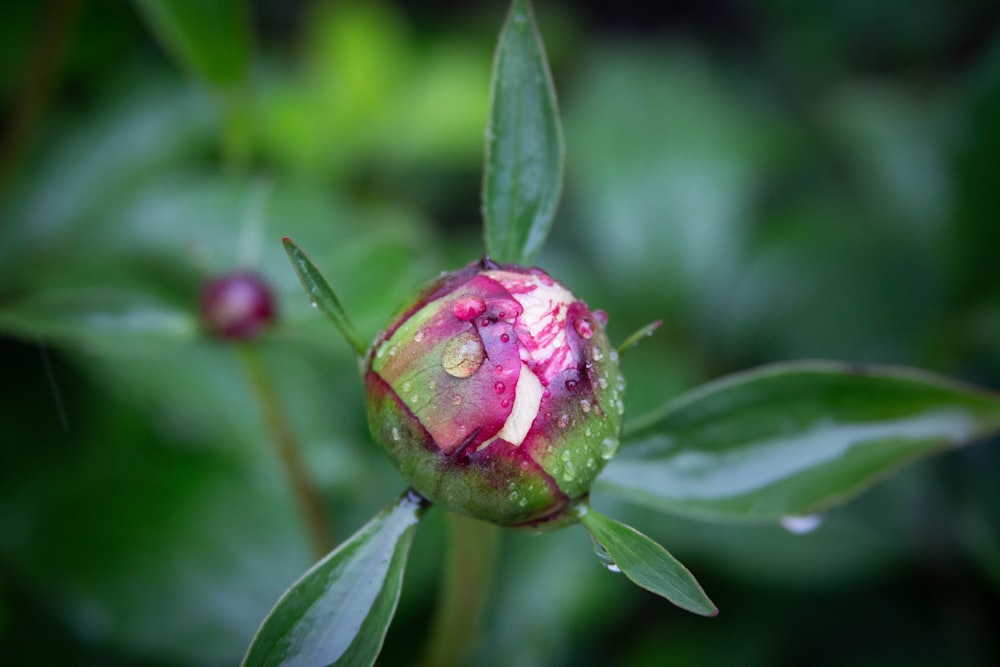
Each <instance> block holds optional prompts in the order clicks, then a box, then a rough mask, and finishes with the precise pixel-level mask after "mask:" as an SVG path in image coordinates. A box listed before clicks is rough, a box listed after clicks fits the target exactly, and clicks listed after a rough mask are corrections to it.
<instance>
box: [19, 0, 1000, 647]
mask: <svg viewBox="0 0 1000 667" xmlns="http://www.w3.org/2000/svg"><path fill="white" fill-rule="evenodd" d="M157 4H159V3H157V2H146V1H136V2H134V3H117V2H79V1H75V0H53V1H51V2H27V1H15V2H8V3H5V5H4V9H3V15H4V21H3V22H2V23H0V33H2V36H3V38H2V39H0V96H2V101H3V114H4V116H3V117H4V127H3V130H4V134H3V144H2V152H0V359H2V363H3V370H4V382H3V384H2V387H0V390H2V392H3V395H2V400H0V423H2V425H3V438H2V445H0V651H2V654H3V656H4V659H3V662H5V663H7V664H18V665H34V664H38V665H42V664H79V665H229V664H234V663H236V662H237V661H238V660H239V658H240V657H241V656H242V653H243V651H244V650H245V647H246V645H247V644H248V642H249V640H250V638H251V636H252V634H253V632H254V630H255V629H256V627H257V625H258V623H259V622H260V620H261V619H262V618H263V616H264V615H265V614H266V613H267V611H268V609H269V608H270V607H271V605H272V604H273V603H274V601H275V600H276V599H277V597H278V596H279V595H280V593H281V592H282V591H283V590H284V589H285V588H286V587H287V586H288V585H289V584H290V583H292V581H294V580H295V579H296V578H297V576H298V575H299V574H301V573H302V572H303V571H304V570H305V569H306V568H307V567H308V566H309V565H310V564H311V562H313V560H314V554H312V553H311V548H310V544H309V541H308V538H307V536H306V531H305V528H304V524H303V521H302V519H301V517H300V515H299V513H298V512H297V507H296V504H295V498H294V496H293V493H292V491H291V490H290V486H289V483H288V480H287V477H286V475H285V473H284V470H283V469H282V467H281V466H280V464H279V461H278V457H277V455H276V454H275V451H274V447H273V446H272V443H271V442H270V435H269V431H268V428H267V426H266V424H265V423H264V420H263V417H262V413H261V408H260V405H259V404H258V401H257V398H256V396H255V395H254V393H253V392H252V391H251V389H250V388H249V386H248V384H249V383H248V379H247V372H246V369H245V368H244V366H243V365H242V364H241V361H240V356H239V354H238V352H237V350H236V349H234V346H232V345H230V344H226V343H223V342H219V341H215V340H212V339H210V338H209V337H208V336H206V335H204V334H203V333H201V331H200V328H199V325H198V321H197V317H196V304H197V294H198V289H199V286H200V285H201V284H202V283H203V282H204V281H205V280H206V279H208V278H209V277H212V276H215V275H218V274H220V273H225V272H229V271H234V270H237V269H246V268H250V269H254V270H257V271H259V272H260V274H261V275H263V276H264V277H265V279H267V280H268V281H270V283H271V284H272V285H273V286H274V289H275V291H276V293H277V296H278V306H279V310H280V323H279V325H278V326H277V327H275V328H274V329H273V330H271V331H270V332H269V333H268V334H267V335H266V336H265V337H264V339H262V340H261V341H260V342H259V344H258V345H259V347H260V353H261V355H262V358H263V363H264V364H265V365H266V368H267V370H268V373H269V375H270V376H271V378H272V381H273V383H274V385H275V387H276V390H277V392H278V394H279V396H280V399H281V402H282V404H283V406H284V408H285V409H286V410H287V412H288V415H289V419H290V421H291V424H292V428H293V431H294V433H295V435H296V437H297V439H298V440H299V442H300V446H301V448H302V452H303V456H304V458H305V460H306V465H307V467H308V470H309V472H310V474H311V475H312V477H313V478H314V481H315V483H316V485H317V486H318V488H319V489H320V491H321V494H322V497H323V499H324V501H325V503H326V506H327V510H328V511H329V512H330V514H331V516H332V517H333V524H334V526H333V528H334V531H335V534H336V537H337V539H338V540H339V539H343V538H344V537H346V536H347V535H349V534H350V533H351V532H353V531H354V530H355V529H356V528H357V527H359V526H360V525H361V524H362V523H363V522H364V521H365V520H366V518H367V517H369V516H370V515H371V514H372V513H373V512H374V511H376V510H377V509H378V508H379V507H381V506H382V505H383V504H384V503H386V502H388V500H389V499H391V498H392V497H395V495H396V494H397V493H398V492H399V490H400V489H401V488H402V482H401V480H400V479H399V477H398V475H397V474H396V473H395V472H394V471H393V470H392V468H391V466H390V465H389V464H388V463H387V462H386V461H385V460H384V457H383V455H382V454H381V452H379V451H377V449H376V448H375V447H374V446H373V445H372V444H371V442H370V440H369V437H368V435H367V428H366V425H365V418H364V410H363V405H362V392H361V387H360V383H359V382H358V379H357V371H356V368H355V366H354V362H353V358H352V351H351V350H350V348H349V347H348V346H347V345H346V344H345V343H344V342H343V340H341V338H340V337H339V336H338V334H337V333H336V331H335V330H334V329H333V328H332V327H331V326H330V325H329V323H328V322H327V321H325V320H324V319H323V318H322V317H321V316H320V315H319V314H318V313H317V312H316V311H314V310H312V309H311V308H309V304H308V300H307V299H306V297H305V296H304V294H303V293H302V291H301V287H300V286H299V285H298V283H297V281H296V278H295V276H294V273H293V272H292V270H291V268H290V266H289V264H288V262H287V259H286V258H285V256H284V253H283V251H282V249H281V245H280V238H281V236H284V235H287V236H291V237H292V238H294V239H295V240H296V241H297V242H298V243H299V244H301V245H302V247H303V248H305V249H306V250H307V251H309V252H310V254H311V255H312V257H313V259H314V260H315V261H316V263H317V264H318V265H319V266H321V267H322V268H323V269H324V271H325V272H326V274H327V276H328V278H329V279H330V282H331V283H332V284H333V285H334V286H335V287H336V289H337V290H338V292H339V294H340V296H341V298H342V300H343V302H344V304H345V306H346V308H347V310H348V311H349V312H350V313H351V315H352V317H353V319H354V320H355V323H356V325H357V327H358V329H359V330H360V331H361V333H362V335H363V336H365V337H369V336H373V335H374V334H375V333H376V331H377V330H378V328H379V326H381V324H382V323H383V322H384V321H385V319H386V318H387V317H388V315H389V314H390V312H391V311H392V310H393V309H394V308H395V306H396V305H397V304H398V303H399V302H400V301H401V300H402V299H403V298H404V297H405V296H406V294H407V293H408V292H409V291H410V290H411V288H412V287H413V286H414V285H416V284H418V283H420V282H423V281H424V280H426V279H428V278H430V277H432V276H434V275H436V274H437V272H438V271H440V270H443V269H446V268H455V267H457V266H460V265H462V264H464V263H466V262H468V261H470V260H472V259H475V258H477V257H478V255H479V254H480V253H481V252H482V241H481V222H480V218H479V182H480V178H481V164H482V149H483V130H484V128H485V125H486V113H487V104H488V99H487V96H488V90H489V73H490V63H491V57H492V49H493V45H494V43H495V39H496V33H497V30H498V29H499V26H500V23H501V20H502V17H503V14H504V11H505V9H506V8H505V3H501V2H491V3H478V4H475V5H473V4H472V3H468V4H467V3H461V2H454V1H452V2H448V1H444V0H442V1H438V2H422V3H417V2H404V1H402V0H400V1H397V2H390V1H389V0H377V1H367V2H360V1H359V2H346V1H345V2H320V1H315V2H305V1H297V2H277V1H276V0H258V1H256V2H253V3H250V7H249V10H248V11H247V12H246V13H245V14H242V13H240V12H237V13H236V14H231V15H227V14H226V12H225V11H223V10H225V9H226V7H227V5H232V6H236V3H226V2H217V3H215V5H216V6H218V7H220V8H221V10H220V12H219V13H218V17H217V19H218V23H205V24H202V25H200V26H199V28H200V29H202V30H205V31H208V33H209V34H214V35H217V37H218V42H217V44H218V49H217V52H216V53H215V55H214V56H211V57H210V58H209V59H208V60H200V59H199V57H198V56H197V54H195V55H192V54H190V53H188V52H186V51H185V46H184V45H183V43H182V40H181V41H180V42H179V41H178V34H179V33H177V32H176V30H175V27H174V28H172V27H171V25H170V24H169V22H168V21H164V20H162V17H160V19H161V20H158V19H157V17H156V5H157ZM537 5H538V6H537V7H536V10H537V13H538V17H539V23H540V25H541V29H542V32H543V34H544V36H545V40H546V44H547V47H548V50H549V56H550V59H551V62H552V66H553V70H554V75H555V79H556V82H557V88H558V89H559V93H560V103H561V107H562V114H563V117H564V122H565V129H566V143H567V146H568V151H569V152H568V173H567V181H566V193H565V196H564V199H563V205H562V208H561V212H560V214H559V217H558V219H557V223H556V226H555V228H554V233H553V238H552V239H550V241H549V244H548V246H547V248H546V250H545V251H544V252H543V254H542V257H541V259H540V262H539V263H540V264H541V265H543V266H546V267H547V268H548V269H549V270H550V272H551V273H552V274H553V275H555V276H557V277H559V278H561V279H562V280H564V282H567V283H568V284H570V285H572V286H573V288H574V291H575V292H576V293H577V294H578V295H580V296H581V297H583V298H584V299H585V300H586V301H588V303H590V304H591V305H592V306H593V307H599V308H604V309H606V310H607V311H608V312H609V313H610V315H611V322H610V325H609V329H610V333H611V334H612V337H613V339H616V340H621V339H623V338H624V337H625V336H626V335H627V334H628V333H630V332H631V331H633V330H635V329H636V328H638V327H640V326H642V325H643V324H646V323H647V322H649V321H650V320H654V319H663V320H664V322H665V324H664V326H663V327H662V329H661V330H660V331H659V332H658V333H657V334H656V335H655V336H654V337H653V338H651V339H649V340H646V341H643V343H642V344H641V345H640V346H639V348H637V349H635V350H633V351H630V352H629V353H628V354H627V355H625V357H624V359H623V363H624V366H625V371H626V375H627V377H628V379H629V403H628V405H629V407H628V410H629V414H630V415H632V416H633V417H634V416H638V415H641V414H643V413H644V412H645V411H647V410H649V409H652V408H653V407H655V406H657V405H660V404H662V403H663V402H664V401H665V400H667V399H669V398H671V397H673V396H676V395H677V394H678V393H680V392H681V391H683V390H685V389H688V388H691V387H693V386H695V385H697V384H698V383H700V382H703V381H705V380H708V379H711V378H714V377H717V376H719V375H720V374H723V373H726V372H730V371H734V370H739V369H742V368H746V367H749V366H753V365H756V364H759V363H764V362H769V361H775V360H780V359H790V358H797V357H830V358H839V359H846V360H851V361H859V362H882V363H899V364H907V365H915V366H920V367H924V368H928V369H931V370H933V371H937V372H941V373H945V374H948V375H951V376H953V377H956V378H960V379H965V380H969V381H973V382H976V383H978V384H980V385H983V386H986V387H991V388H994V389H997V388H1000V261H998V260H997V255H996V252H997V248H998V247H1000V231H998V230H1000V226H998V222H1000V190H998V188H997V176H996V166H995V162H996V156H997V155H998V154H1000V30H998V25H1000V7H998V6H997V5H996V3H995V2H992V1H990V0H959V1H957V2H952V1H946V0H917V1H916V2H900V1H896V0H881V1H880V2H867V1H862V0H850V1H848V2H840V3H804V4H803V3H794V2H787V1H785V0H767V1H765V2H761V3H754V4H750V3H745V2H736V1H735V0H713V1H712V2H708V3H692V2H679V3H662V5H657V6H653V5H648V4H647V3H637V2H614V3H612V2H607V1H592V2H576V3H569V2H555V1H548V0H543V1H540V2H538V3H537ZM230 9H231V7H230ZM143 11H145V13H143ZM147 19H148V22H147ZM226 25H237V26H239V25H243V26H244V27H245V30H244V31H242V32H241V31H239V30H236V31H231V30H225V29H223V27H224V26H226ZM220 26H221V27H220ZM213 31H214V32H213ZM182 32H183V31H182ZM165 46H166V49H165V48H164V47H165ZM172 55H177V56H178V57H177V58H176V59H175V58H174V57H172ZM998 471H1000V450H998V448H997V447H995V446H994V447H983V446H980V447H973V448H970V449H967V450H963V451H959V452H955V453H954V454H950V455H948V456H945V457H942V458H940V459H936V460H933V461H927V462H923V463H921V464H918V465H917V466H915V467H913V468H910V469H908V470H907V471H905V472H904V473H902V474H900V475H898V476H897V477H895V478H893V479H891V480H889V481H888V482H886V483H884V484H882V485H881V486H879V487H877V488H876V489H874V490H872V491H870V492H869V493H867V494H866V495H864V496H863V497H862V498H860V499H859V500H857V501H855V502H853V503H851V504H849V505H847V506H845V507H843V508H840V509H837V510H835V511H832V512H830V514H829V515H828V516H826V517H823V521H822V523H821V524H820V525H819V527H818V528H817V529H816V530H814V531H812V532H810V533H809V534H804V535H799V534H793V533H791V532H789V531H788V530H786V529H784V528H781V527H777V526H720V525H713V524H701V523H696V522H693V521H689V520H682V519H664V518H663V517H660V516H657V515H653V514H651V513H647V512H645V511H642V510H638V509H635V508H630V507H625V506H622V507H615V508H614V510H615V513H616V516H619V517H621V518H623V519H626V520H627V521H629V522H630V523H633V524H634V525H636V526H637V527H639V528H641V529H642V530H644V531H645V532H647V533H649V534H650V535H651V536H652V537H654V538H656V539H657V540H658V541H660V542H662V543H663V544H665V545H667V546H668V548H670V549H671V550H672V551H673V552H674V553H675V554H676V555H677V556H678V557H679V558H681V559H682V560H683V561H684V562H685V563H687V564H688V566H689V567H691V568H692V570H693V571H694V572H695V573H696V574H697V575H698V577H699V579H700V580H701V581H702V583H703V584H704V585H705V587H706V589H707V590H708V591H709V592H710V593H711V595H712V597H713V599H714V600H715V601H716V602H717V603H718V604H719V606H720V608H721V610H722V613H721V615H720V617H719V618H717V619H715V620H704V619H701V618H696V617H693V616H689V615H687V614H685V613H684V612H682V611H679V610H677V609H675V608H674V607H672V606H671V605H670V604H668V603H666V602H665V601H663V600H660V599H659V598H655V597H654V596H651V595H649V594H646V593H644V592H642V591H641V590H639V589H636V588H634V587H633V586H631V585H629V584H627V583H626V582H625V581H623V580H622V579H621V577H618V576H615V575H613V574H610V573H608V572H606V571H604V570H603V569H602V568H601V567H600V566H599V564H598V562H597V560H596V558H593V557H592V556H591V555H590V554H589V553H586V552H587V551H588V550H589V548H590V546H589V538H587V537H586V535H585V533H584V531H583V530H582V529H578V528H574V529H570V530H565V531H561V532H558V533H555V534H552V535H546V536H544V537H535V536H533V535H528V534H521V533H511V532H509V531H508V532H507V533H505V541H504V544H503V547H502V549H503V552H502V555H501V558H500V561H499V562H500V563H501V567H500V569H499V571H498V572H497V575H496V579H495V582H494V584H495V585H494V593H493V597H492V600H491V604H490V607H489V609H488V611H487V615H486V625H485V627H486V629H485V631H484V632H483V634H482V637H481V640H480V642H479V644H478V646H477V653H476V655H477V656H478V660H479V663H480V664H510V665H513V664H517V665H585V664H616V665H647V664H651V665H653V664H655V665H659V664H697V665H731V664H742V665H782V664H802V663H809V664H817V665H836V664H852V665H861V664H879V665H882V664H907V665H923V664H926V665H932V664H933V665H939V664H969V665H995V664H997V663H998V662H1000V638H998V636H997V634H996V632H995V627H996V625H995V624H996V622H995V619H996V618H997V614H1000V596H998V591H1000V485H998V484H997V483H996V476H997V472H998ZM610 504H611V501H609V500H607V499H602V498H600V497H598V498H595V505H596V506H597V507H600V508H602V509H605V508H607V506H608V505H610ZM442 519H443V517H442V516H441V513H440V512H431V514H430V515H429V516H428V520H427V521H426V523H425V525H424V526H422V528H421V530H420V531H419V532H418V535H417V538H416V542H415V545H414V550H413V555H412V566H411V568H410V570H409V572H408V573H407V576H406V581H405V584H404V589H403V598H402V601H401V608H400V613H399V614H398V615H397V618H396V622H395V623H394V625H393V627H392V628H391V630H390V634H389V637H388V640H387V646H386V650H385V652H384V653H383V657H382V661H381V662H382V663H384V664H397V663H399V664H407V663H409V662H411V661H412V657H413V656H414V655H415V651H416V649H415V648H414V647H415V646H419V645H420V644H421V642H422V638H423V637H424V635H425V634H426V632H427V628H428V625H429V617H430V616H431V612H432V609H433V597H434V593H435V591H436V581H437V578H438V570H437V565H438V564H439V561H440V559H441V554H442V548H443V547H442V533H443V530H444V522H443V520H442Z"/></svg>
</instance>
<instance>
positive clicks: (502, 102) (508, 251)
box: [483, 0, 565, 265]
mask: <svg viewBox="0 0 1000 667" xmlns="http://www.w3.org/2000/svg"><path fill="white" fill-rule="evenodd" d="M490 106H491V109H490V121H489V125H488V126H487V129H486V164H485V167H484V171H483V216H484V220H483V221H484V223H485V231H486V253H487V254H488V255H490V257H492V258H493V259H494V260H495V261H498V262H512V263H514V264H521V265H530V264H531V261H532V259H533V258H534V256H535V255H537V254H538V251H539V250H541V248H542V245H543V244H544V243H545V239H546V238H547V237H548V234H549V228H550V227H551V226H552V220H553V218H554V217H555V214H556V207H557V205H558V204H559V195H560V194H561V193H562V178H563V161H564V154H565V149H564V147H563V137H562V126H561V125H560V121H559V110H558V108H557V107H556V96H555V88H554V87H553V84H552V75H551V74H550V72H549V66H548V62H547V60H546V57H545V49H544V47H543V46H542V42H541V37H540V36H539V34H538V28H537V26H536V25H535V17H534V13H533V11H532V9H531V3H529V2H527V1H526V0H516V1H515V2H512V3H511V7H510V12H509V13H508V15H507V20H506V21H505V22H504V26H503V29H502V31H501V32H500V40H499V43H498V44H497V51H496V56H495V59H494V61H493V84H492V87H491V93H490Z"/></svg>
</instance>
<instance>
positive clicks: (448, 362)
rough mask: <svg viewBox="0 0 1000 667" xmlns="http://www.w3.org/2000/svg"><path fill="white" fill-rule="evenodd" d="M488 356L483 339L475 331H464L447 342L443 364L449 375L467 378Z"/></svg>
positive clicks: (443, 353)
mask: <svg viewBox="0 0 1000 667" xmlns="http://www.w3.org/2000/svg"><path fill="white" fill-rule="evenodd" d="M485 358H486V350H485V349H483V341H482V340H481V339H480V338H479V334H477V333H476V332H474V331H463V332H462V333H460V334H458V335H457V336H455V337H454V338H452V339H451V340H449V341H448V342H447V343H445V344H444V350H442V351H441V365H442V366H443V367H444V370H445V372H446V373H448V375H451V376H452V377H457V378H467V377H470V376H471V375H473V374H474V373H475V372H476V371H478V370H479V367H480V366H482V365H483V360H484V359H485Z"/></svg>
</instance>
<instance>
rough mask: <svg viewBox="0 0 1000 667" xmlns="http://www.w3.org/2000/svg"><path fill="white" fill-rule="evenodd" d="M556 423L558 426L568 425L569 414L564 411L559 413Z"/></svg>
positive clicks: (564, 426)
mask: <svg viewBox="0 0 1000 667" xmlns="http://www.w3.org/2000/svg"><path fill="white" fill-rule="evenodd" d="M556 425H557V426H558V427H559V428H566V427H567V426H569V415H567V414H565V413H563V414H561V415H559V420H558V421H556Z"/></svg>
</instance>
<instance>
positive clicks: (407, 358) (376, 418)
mask: <svg viewBox="0 0 1000 667" xmlns="http://www.w3.org/2000/svg"><path fill="white" fill-rule="evenodd" d="M606 321H607V316H606V315H605V314H604V313H603V312H602V311H591V310H589V309H588V308H587V305H586V304H585V303H583V302H582V301H579V300H578V299H577V298H576V297H575V296H573V294H572V293H571V292H570V291H569V290H567V289H566V288H565V287H564V286H563V285H561V284H560V283H558V282H556V281H555V280H553V279H552V278H551V277H549V275H548V274H546V273H545V272H544V271H542V270H540V269H525V268H522V267H518V266H514V265H502V266H501V265H497V264H495V263H493V262H490V261H489V260H488V259H485V258H484V260H483V261H482V262H477V263H474V264H471V265H469V266H467V267H466V268H464V269H461V270H459V271H455V272H453V273H447V274H444V275H442V276H441V277H440V278H438V279H437V280H435V281H433V282H431V283H430V284H428V285H427V286H426V287H424V289H422V290H421V291H420V292H418V293H417V295H416V296H415V297H414V298H413V299H412V300H411V301H410V302H409V303H407V304H406V305H405V306H404V307H403V308H402V309H401V310H400V312H399V313H398V314H397V315H396V316H395V317H394V318H393V319H392V321H391V324H390V325H389V327H388V328H387V329H386V330H385V331H383V332H382V333H381V334H379V336H378V337H377V338H376V339H375V342H374V344H373V345H372V348H371V350H370V351H369V354H368V358H367V365H366V372H365V384H366V387H367V392H368V419H369V423H370V426H371V430H372V434H373V435H374V437H375V439H376V440H377V441H378V442H379V443H380V444H381V445H382V446H383V447H385V449H386V450H387V452H388V453H389V456H390V457H391V458H392V460H393V462H394V463H395V464H396V466H397V467H398V468H399V470H400V472H402V474H403V476H404V477H405V478H406V479H407V481H408V482H409V483H410V484H412V485H413V487H414V488H416V489H417V491H419V492H420V493H421V494H423V495H424V496H426V497H427V498H428V499H430V500H431V501H433V502H435V503H438V504H440V505H443V506H444V507H446V508H448V509H450V510H453V511H456V512H460V513H463V514H467V515H470V516H474V517H476V518H479V519H484V520H487V521H492V522H494V523H498V524H501V525H533V526H542V525H543V524H544V525H546V526H548V527H551V526H554V525H559V524H560V522H561V521H569V520H571V519H570V518H569V517H570V513H569V511H568V510H569V506H570V504H571V502H572V501H573V500H575V499H577V498H579V497H581V496H583V495H585V494H586V493H587V492H588V490H589V489H590V484H591V482H592V481H593V480H594V478H595V477H596V476H597V474H598V473H599V472H600V471H601V469H602V468H603V467H604V464H605V463H606V462H607V461H608V460H609V459H611V457H612V456H614V454H615V453H616V452H617V449H618V436H619V433H620V430H621V422H622V413H623V411H624V405H623V403H622V392H623V390H624V379H623V377H622V375H621V373H620V371H619V369H618V354H617V352H616V351H615V350H614V348H612V347H611V345H610V343H609V342H608V338H607V335H606V334H605V332H604V326H605V324H606Z"/></svg>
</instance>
